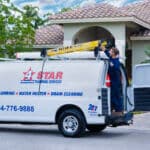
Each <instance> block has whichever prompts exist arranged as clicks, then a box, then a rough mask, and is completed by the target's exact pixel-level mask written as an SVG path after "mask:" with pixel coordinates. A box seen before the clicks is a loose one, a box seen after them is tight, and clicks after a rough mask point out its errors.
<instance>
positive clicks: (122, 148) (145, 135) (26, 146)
mask: <svg viewBox="0 0 150 150" xmlns="http://www.w3.org/2000/svg"><path fill="white" fill-rule="evenodd" d="M149 116H150V115H149ZM146 118H147V117H146ZM147 119H149V120H150V118H147ZM136 120H137V119H136ZM139 121H140V122H141V119H139ZM137 122H138V121H137ZM137 122H136V123H135V125H133V126H131V127H128V126H127V127H118V128H107V129H106V130H104V131H103V132H101V133H98V134H93V133H89V132H87V133H86V135H85V136H84V137H82V138H65V137H63V136H62V135H61V134H60V133H59V131H58V129H57V126H47V125H46V126H41V125H40V126H29V125H28V126H26V125H16V124H15V125H7V124H5V125H4V124H3V125H0V150H141V149H143V150H150V128H147V127H141V126H140V127H139V126H137V124H138V123H137ZM148 125H149V124H148ZM148 127H149V126H148Z"/></svg>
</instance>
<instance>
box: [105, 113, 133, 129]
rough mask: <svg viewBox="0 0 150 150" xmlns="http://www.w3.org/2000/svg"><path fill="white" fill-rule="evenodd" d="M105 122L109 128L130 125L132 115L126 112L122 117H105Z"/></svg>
mask: <svg viewBox="0 0 150 150" xmlns="http://www.w3.org/2000/svg"><path fill="white" fill-rule="evenodd" d="M105 122H106V124H107V125H109V126H111V127H117V126H123V125H130V124H133V113H132V112H128V113H125V114H124V115H123V116H112V115H111V116H107V117H106V118H105Z"/></svg>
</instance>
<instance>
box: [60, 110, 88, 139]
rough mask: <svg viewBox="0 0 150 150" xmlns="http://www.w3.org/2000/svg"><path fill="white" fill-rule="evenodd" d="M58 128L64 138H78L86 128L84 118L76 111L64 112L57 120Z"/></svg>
mask: <svg viewBox="0 0 150 150" xmlns="http://www.w3.org/2000/svg"><path fill="white" fill-rule="evenodd" d="M58 128H59V130H60V132H61V133H62V134H63V135H64V136H66V137H79V136H81V135H83V133H84V132H85V128H86V125H85V119H84V116H83V115H82V113H81V112H80V111H78V110H76V109H68V110H65V111H64V112H62V113H61V114H60V116H59V118H58Z"/></svg>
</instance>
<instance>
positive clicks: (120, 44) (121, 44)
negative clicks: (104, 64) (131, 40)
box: [116, 39, 126, 63]
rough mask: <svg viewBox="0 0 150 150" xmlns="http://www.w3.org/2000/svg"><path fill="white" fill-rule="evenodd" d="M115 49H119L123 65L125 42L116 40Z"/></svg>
mask: <svg viewBox="0 0 150 150" xmlns="http://www.w3.org/2000/svg"><path fill="white" fill-rule="evenodd" d="M116 47H117V48H118V49H119V52H120V60H121V62H122V63H125V59H126V57H125V40H120V39H116Z"/></svg>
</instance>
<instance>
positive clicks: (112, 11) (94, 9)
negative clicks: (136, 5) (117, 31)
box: [49, 3, 129, 20]
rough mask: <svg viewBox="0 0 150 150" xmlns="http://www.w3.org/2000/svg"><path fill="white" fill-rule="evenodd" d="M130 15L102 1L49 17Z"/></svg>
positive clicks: (53, 18)
mask: <svg viewBox="0 0 150 150" xmlns="http://www.w3.org/2000/svg"><path fill="white" fill-rule="evenodd" d="M124 16H129V15H128V14H127V13H126V12H122V11H121V10H120V9H118V8H117V7H114V6H112V5H109V4H105V3H101V4H95V5H91V6H86V7H82V8H77V9H74V10H71V11H67V12H64V13H60V14H55V15H52V16H50V17H49V19H50V20H56V19H59V20H61V19H83V18H104V17H124Z"/></svg>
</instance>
